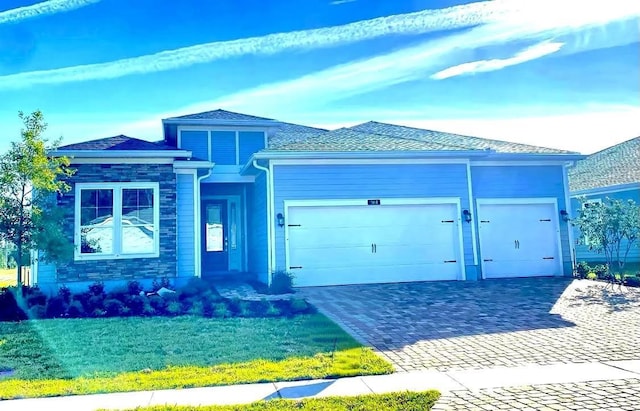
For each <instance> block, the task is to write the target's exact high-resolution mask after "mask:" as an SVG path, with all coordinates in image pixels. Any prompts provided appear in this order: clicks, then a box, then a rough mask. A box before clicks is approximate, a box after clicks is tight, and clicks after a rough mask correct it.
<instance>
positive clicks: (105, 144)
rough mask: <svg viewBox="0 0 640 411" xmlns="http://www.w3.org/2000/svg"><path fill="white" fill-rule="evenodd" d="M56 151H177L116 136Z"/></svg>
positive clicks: (168, 147)
mask: <svg viewBox="0 0 640 411" xmlns="http://www.w3.org/2000/svg"><path fill="white" fill-rule="evenodd" d="M58 150H65V151H66V150H126V151H138V150H177V148H176V147H171V146H168V145H166V144H164V143H152V142H150V141H146V140H140V139H139V138H134V137H129V136H125V135H122V134H120V135H118V136H113V137H105V138H100V139H97V140H90V141H83V142H81V143H75V144H68V145H66V146H62V147H58Z"/></svg>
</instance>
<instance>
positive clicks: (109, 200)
mask: <svg viewBox="0 0 640 411" xmlns="http://www.w3.org/2000/svg"><path fill="white" fill-rule="evenodd" d="M98 207H108V208H113V190H98Z"/></svg>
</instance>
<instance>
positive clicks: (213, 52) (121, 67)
mask: <svg viewBox="0 0 640 411" xmlns="http://www.w3.org/2000/svg"><path fill="white" fill-rule="evenodd" d="M521 4H524V2H522V1H520V0H516V1H514V0H510V1H504V0H495V1H485V2H479V3H472V4H467V5H462V6H454V7H449V8H445V9H438V10H423V11H419V12H415V13H408V14H399V15H393V16H387V17H380V18H376V19H371V20H364V21H359V22H355V23H350V24H345V25H341V26H334V27H325V28H320V29H313V30H301V31H293V32H287V33H275V34H269V35H266V36H262V37H251V38H245V39H238V40H231V41H222V42H213V43H205V44H199V45H195V46H190V47H184V48H179V49H175V50H166V51H162V52H159V53H155V54H149V55H144V56H139V57H132V58H127V59H122V60H116V61H111V62H108V63H98V64H86V65H80V66H73V67H64V68H59V69H51V70H40V71H31V72H25V73H18V74H10V75H5V76H0V89H9V88H22V87H28V86H32V85H37V84H59V83H67V82H75V81H87V80H97V79H112V78H118V77H123V76H128V75H132V74H144V73H152V72H158V71H166V70H174V69H178V68H182V67H188V66H192V65H194V64H202V63H208V62H212V61H216V60H221V59H228V58H232V57H238V56H242V55H273V54H276V53H282V52H287V51H294V50H310V49H318V48H326V47H333V46H338V45H344V44H349V43H355V42H359V41H363V40H370V39H374V38H378V37H383V36H386V35H390V34H401V35H416V34H424V33H429V32H433V31H442V30H452V29H458V28H464V27H471V26H475V25H479V24H484V23H488V22H491V21H498V20H500V19H504V18H505V16H506V15H508V14H512V13H515V12H516V11H517V10H518V9H519V8H520V7H521Z"/></svg>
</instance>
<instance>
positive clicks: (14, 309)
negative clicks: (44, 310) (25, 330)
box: [0, 288, 27, 321]
mask: <svg viewBox="0 0 640 411" xmlns="http://www.w3.org/2000/svg"><path fill="white" fill-rule="evenodd" d="M15 290H16V292H17V289H15ZM26 319H27V316H26V315H25V313H24V311H22V310H21V309H20V307H18V303H17V301H16V299H15V296H14V295H13V292H12V291H11V289H8V288H4V289H2V290H0V321H22V320H26Z"/></svg>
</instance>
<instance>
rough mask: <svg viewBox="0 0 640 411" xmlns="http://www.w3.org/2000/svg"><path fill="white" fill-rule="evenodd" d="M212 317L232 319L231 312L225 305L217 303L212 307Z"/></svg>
mask: <svg viewBox="0 0 640 411" xmlns="http://www.w3.org/2000/svg"><path fill="white" fill-rule="evenodd" d="M212 308H213V311H212V315H213V316H214V317H217V318H229V317H231V311H229V308H228V307H227V305H226V304H225V303H215V304H213V305H212Z"/></svg>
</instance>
